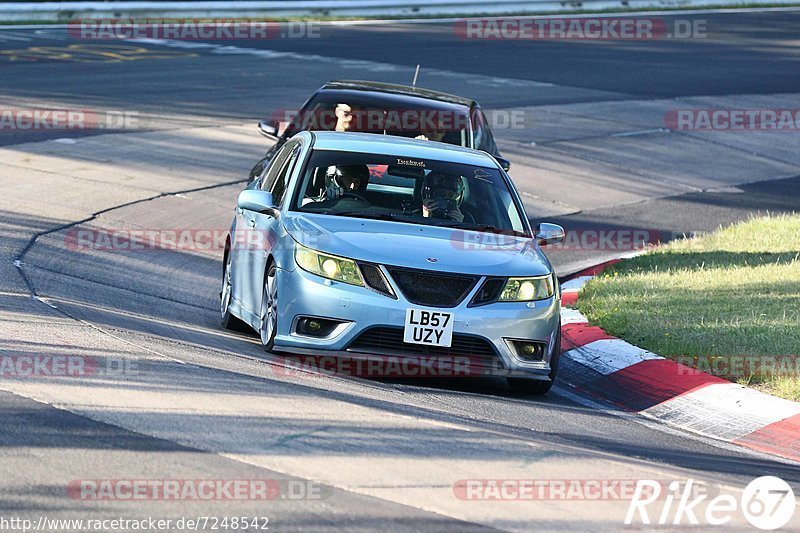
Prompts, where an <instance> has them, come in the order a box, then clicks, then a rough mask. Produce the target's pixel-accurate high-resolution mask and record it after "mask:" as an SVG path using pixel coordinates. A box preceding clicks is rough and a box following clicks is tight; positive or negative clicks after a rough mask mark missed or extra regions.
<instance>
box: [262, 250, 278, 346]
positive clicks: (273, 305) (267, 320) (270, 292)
mask: <svg viewBox="0 0 800 533" xmlns="http://www.w3.org/2000/svg"><path fill="white" fill-rule="evenodd" d="M259 317H260V321H259V328H258V330H259V334H260V335H261V344H262V345H263V346H264V350H265V351H267V352H269V351H272V349H273V348H274V347H275V333H276V332H277V330H278V268H277V267H276V266H275V263H270V265H269V266H268V267H267V275H266V276H265V278H264V290H263V291H262V293H261V312H260V313H259Z"/></svg>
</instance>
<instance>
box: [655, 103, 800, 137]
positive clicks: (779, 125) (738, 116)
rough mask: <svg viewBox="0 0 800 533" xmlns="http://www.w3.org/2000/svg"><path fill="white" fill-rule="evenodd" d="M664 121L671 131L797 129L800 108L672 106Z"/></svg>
mask: <svg viewBox="0 0 800 533" xmlns="http://www.w3.org/2000/svg"><path fill="white" fill-rule="evenodd" d="M664 124H665V125H666V126H667V128H669V129H671V130H674V131H732V132H744V131H755V132H759V131H784V132H798V131H800V109H718V108H717V109H672V110H670V111H668V112H667V114H666V115H664Z"/></svg>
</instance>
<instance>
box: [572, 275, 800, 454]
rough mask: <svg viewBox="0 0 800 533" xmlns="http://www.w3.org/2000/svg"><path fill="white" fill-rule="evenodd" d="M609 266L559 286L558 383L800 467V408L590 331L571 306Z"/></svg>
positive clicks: (579, 314) (599, 330) (799, 404)
mask: <svg viewBox="0 0 800 533" xmlns="http://www.w3.org/2000/svg"><path fill="white" fill-rule="evenodd" d="M606 266H608V263H606V264H603V265H599V266H598V267H594V268H593V269H590V270H589V271H584V272H581V273H580V274H579V275H578V276H576V277H574V278H573V279H571V280H570V281H567V282H565V283H564V284H562V285H561V291H562V304H563V305H564V306H565V307H563V308H562V311H561V333H562V349H563V354H562V361H564V362H565V363H566V364H564V365H563V366H562V369H563V370H564V372H563V373H562V371H561V369H559V378H561V379H564V380H565V381H567V382H569V383H570V384H571V385H573V386H575V387H576V388H577V389H580V390H582V391H583V392H586V393H588V394H590V395H593V396H595V397H599V398H601V399H603V400H605V401H608V402H611V403H613V404H615V405H618V406H619V407H622V408H623V409H625V410H627V411H634V412H638V413H640V414H642V415H644V416H646V417H648V418H652V419H656V420H659V421H662V422H666V423H667V424H669V425H671V426H675V427H678V428H681V429H684V430H687V431H691V432H694V433H698V434H701V435H705V436H707V437H711V438H715V439H720V440H724V441H726V442H731V443H734V444H738V445H741V446H746V447H748V448H751V449H754V450H758V451H761V452H766V453H772V454H775V455H779V456H781V457H785V458H788V459H792V460H795V461H800V402H792V401H789V400H784V399H781V398H776V397H775V396H770V395H768V394H764V393H762V392H759V391H757V390H755V389H751V388H748V387H745V386H742V385H738V384H736V383H731V382H729V381H727V380H725V379H722V378H719V377H716V376H712V375H710V374H707V373H705V372H701V371H699V370H696V369H693V368H690V367H687V366H684V365H682V364H679V363H676V362H674V361H671V360H669V359H666V358H664V357H661V356H659V355H656V354H654V353H651V352H648V351H647V350H643V349H641V348H638V347H636V346H634V345H632V344H629V343H627V342H625V341H623V340H621V339H617V338H615V337H612V336H611V335H608V334H607V333H606V332H605V331H603V330H602V329H600V328H599V327H597V326H590V325H589V323H588V320H587V319H586V317H584V316H583V315H582V314H581V313H580V312H579V311H578V310H577V309H571V308H569V307H568V306H571V305H574V304H575V303H576V302H577V300H578V293H579V292H580V290H581V289H582V288H583V286H584V285H585V284H586V282H588V281H589V280H590V279H592V277H593V276H594V275H595V274H597V273H599V272H600V271H601V270H602V269H603V268H605V267H606Z"/></svg>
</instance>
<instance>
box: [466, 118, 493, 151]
mask: <svg viewBox="0 0 800 533" xmlns="http://www.w3.org/2000/svg"><path fill="white" fill-rule="evenodd" d="M472 124H473V128H474V130H473V133H474V135H475V148H476V149H477V150H483V151H484V152H489V153H490V154H496V153H497V145H495V143H494V138H493V137H492V131H491V130H490V129H489V125H488V124H487V122H486V117H485V116H484V114H483V111H481V110H480V108H475V110H474V111H473V112H472Z"/></svg>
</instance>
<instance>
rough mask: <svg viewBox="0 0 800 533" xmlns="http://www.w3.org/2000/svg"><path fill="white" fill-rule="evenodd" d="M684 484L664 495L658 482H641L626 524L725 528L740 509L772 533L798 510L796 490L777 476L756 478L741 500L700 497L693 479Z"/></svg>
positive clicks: (723, 496)
mask: <svg viewBox="0 0 800 533" xmlns="http://www.w3.org/2000/svg"><path fill="white" fill-rule="evenodd" d="M681 485H682V483H681V482H680V481H673V482H672V483H670V484H669V487H668V489H667V493H666V495H663V494H662V490H661V484H660V483H658V482H657V481H653V480H647V479H642V480H639V482H638V483H637V484H636V489H635V491H634V494H633V498H632V499H631V503H630V506H629V507H628V512H627V514H626V516H625V524H626V525H631V524H637V523H641V524H644V525H650V524H657V525H659V526H664V525H673V526H678V525H700V524H707V525H711V526H724V525H726V524H728V523H730V522H731V520H733V517H734V515H735V514H736V512H737V510H738V511H741V513H742V514H743V515H744V517H745V518H746V519H747V521H748V522H750V524H751V525H752V526H753V527H756V528H758V529H761V530H765V531H772V530H775V529H779V528H782V527H784V526H785V525H786V524H788V523H789V520H791V519H792V516H793V515H794V511H795V505H796V501H795V497H794V491H792V488H791V487H790V486H789V484H788V483H786V482H785V481H784V480H782V479H780V478H777V477H774V476H762V477H759V478H756V479H754V480H753V481H751V482H750V483H749V484H748V485H747V487H746V488H745V489H744V492H743V493H742V496H741V497H740V498H739V499H737V498H736V497H735V496H733V495H731V494H720V495H718V496H716V497H714V498H711V499H708V495H706V494H699V495H698V494H696V492H695V491H694V490H693V486H694V485H695V481H694V480H693V479H689V480H687V481H686V482H685V483H684V484H683V486H681ZM656 502H659V503H661V502H663V505H662V506H661V508H660V509H657V507H658V505H655V506H653V507H656V509H653V508H652V507H651V506H652V504H654V503H656ZM653 511H655V512H654V513H653V514H651V512H653ZM659 511H660V512H659Z"/></svg>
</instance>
